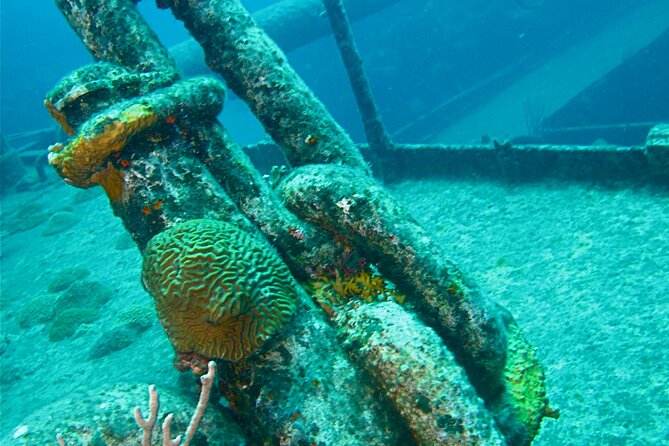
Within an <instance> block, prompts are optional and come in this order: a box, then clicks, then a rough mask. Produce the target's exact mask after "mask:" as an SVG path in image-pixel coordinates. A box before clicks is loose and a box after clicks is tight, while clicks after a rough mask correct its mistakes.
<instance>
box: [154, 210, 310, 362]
mask: <svg viewBox="0 0 669 446" xmlns="http://www.w3.org/2000/svg"><path fill="white" fill-rule="evenodd" d="M142 279H143V281H144V286H145V287H146V289H147V290H148V291H149V293H151V295H152V296H153V298H154V300H155V303H156V310H157V312H158V317H159V319H160V321H161V323H162V324H163V327H164V328H165V331H166V332H167V334H168V336H169V338H170V340H171V342H172V345H173V346H174V348H175V350H176V351H177V353H198V354H200V355H204V356H206V357H208V358H222V359H227V360H239V359H242V358H245V357H247V356H249V355H250V354H252V353H253V352H255V351H256V350H258V348H260V346H261V345H262V343H263V342H264V340H265V339H267V338H268V337H269V336H270V335H271V334H272V333H274V332H275V331H276V330H277V329H279V328H280V327H281V326H282V325H283V324H285V323H286V321H287V320H288V319H289V318H290V316H291V315H292V313H293V311H294V310H295V302H296V299H297V291H296V288H295V283H294V280H293V278H292V276H291V274H290V271H289V270H288V268H287V267H286V266H285V264H284V263H283V261H282V260H281V258H280V257H279V256H278V255H277V254H276V252H275V251H274V249H273V248H272V247H271V246H269V245H266V244H265V243H262V242H260V241H258V240H256V239H254V238H253V237H252V236H251V235H249V234H247V233H246V232H243V231H241V230H240V229H238V228H236V227H235V226H233V225H231V224H228V223H224V222H221V221H215V220H191V221H188V222H186V223H181V224H179V225H176V226H174V227H172V228H170V229H168V230H166V231H163V232H162V233H160V234H158V235H156V236H155V237H153V238H152V239H151V241H150V242H149V244H148V245H147V247H146V250H145V252H144V263H143V270H142Z"/></svg>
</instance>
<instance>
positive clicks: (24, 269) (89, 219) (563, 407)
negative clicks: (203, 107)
mask: <svg viewBox="0 0 669 446" xmlns="http://www.w3.org/2000/svg"><path fill="white" fill-rule="evenodd" d="M390 190H391V191H392V193H394V194H395V195H396V196H397V197H398V199H399V200H401V201H402V202H404V203H405V204H406V206H407V207H408V208H409V209H410V211H411V212H412V213H413V215H414V216H415V218H416V219H418V220H419V221H420V222H421V223H423V224H424V225H425V227H426V228H428V229H429V230H430V231H432V232H433V234H434V236H435V238H436V239H437V240H438V241H439V242H440V243H442V244H443V247H444V251H445V252H447V253H448V255H449V256H450V257H451V258H452V259H453V260H455V261H456V263H457V264H458V265H460V267H461V268H462V269H463V270H464V271H465V272H467V273H468V274H469V275H470V276H471V277H473V279H474V280H475V281H476V282H477V283H478V284H479V286H480V287H481V288H482V290H484V292H486V293H487V294H489V295H490V296H492V297H493V298H494V299H496V300H497V301H498V302H500V303H501V304H503V305H504V306H506V307H507V308H508V309H510V310H511V312H512V313H513V314H514V315H515V317H516V318H517V320H518V321H519V323H520V324H521V326H522V327H523V328H524V330H525V332H526V333H527V335H528V337H529V339H530V340H531V341H532V342H533V343H534V344H535V345H536V346H537V349H538V352H539V355H540V358H541V359H542V361H543V363H544V364H545V366H546V370H547V378H548V386H549V396H550V400H551V406H553V407H557V408H559V409H560V412H561V418H560V419H559V420H546V421H544V424H543V427H542V431H541V433H540V435H539V437H538V438H537V439H536V441H535V443H534V444H536V445H551V446H554V445H594V444H606V445H645V444H660V443H662V442H666V441H669V427H668V426H669V424H668V423H666V415H667V411H668V409H669V324H668V323H667V321H669V297H668V296H667V285H669V194H667V190H666V189H661V188H657V187H651V186H634V185H629V184H611V185H606V186H602V185H590V184H579V183H557V182H548V181H547V182H541V183H533V184H506V183H495V182H486V181H478V180H467V181H465V180H458V181H451V180H425V181H406V182H402V183H397V184H393V185H391V186H390ZM22 208H25V209H26V210H25V211H24V214H25V215H32V216H34V217H31V218H35V220H34V222H33V224H34V225H35V226H34V227H33V228H32V229H27V230H21V231H18V232H15V231H17V228H19V229H20V226H21V224H23V226H24V227H30V226H32V225H31V224H28V223H30V221H27V220H26V217H25V216H24V219H23V220H21V221H18V222H17V220H16V218H15V215H16V213H17V212H18V211H19V210H20V209H22ZM56 213H57V215H58V216H57V217H55V218H54V217H52V218H51V220H48V218H49V217H50V216H52V215H54V214H56ZM40 214H43V215H42V218H40ZM21 222H23V223H21ZM1 243H2V255H1V264H0V266H1V268H2V269H1V280H2V282H1V291H2V294H1V301H0V303H1V305H2V313H1V322H2V327H1V329H2V336H1V342H0V351H2V356H0V359H1V360H2V363H1V364H2V389H1V390H2V393H1V396H2V418H1V422H0V438H4V437H5V436H7V435H11V433H12V432H14V430H15V429H16V428H17V427H18V426H19V425H20V424H21V421H22V420H23V419H24V418H25V417H26V416H28V415H29V414H30V413H32V412H34V411H36V410H38V409H39V408H41V407H43V406H44V405H46V404H48V403H50V402H53V401H56V400H58V399H60V398H62V397H63V396H67V395H70V394H73V393H75V392H76V391H80V390H86V389H95V387H96V386H99V385H101V384H102V383H108V382H129V383H155V384H157V385H158V387H159V388H160V387H178V386H179V379H178V374H177V373H176V372H175V371H174V370H173V368H172V364H171V363H172V350H171V347H170V345H169V342H168V341H167V339H166V337H165V335H164V333H163V331H162V329H161V328H160V326H159V325H158V324H157V323H154V325H153V326H152V327H151V328H149V329H148V330H147V331H145V332H143V333H142V334H141V335H139V336H138V338H137V339H136V340H135V341H134V343H132V345H130V346H129V347H127V348H125V349H122V350H119V351H116V352H114V353H112V354H110V355H107V356H104V357H102V358H100V359H95V360H90V359H88V353H89V350H90V348H91V346H92V345H93V343H94V342H95V341H96V339H98V337H99V336H100V332H101V330H103V329H104V328H105V327H110V326H111V325H113V324H114V320H115V317H116V315H117V314H118V313H119V312H120V311H122V310H123V309H124V308H127V307H129V306H131V305H137V304H139V305H151V299H150V297H149V296H148V295H147V294H146V293H145V292H144V290H143V289H142V286H141V283H140V279H139V277H140V274H139V267H140V261H141V258H140V255H139V253H138V252H137V249H136V248H135V247H134V245H132V243H131V242H130V240H129V237H128V236H127V235H126V233H125V230H124V229H123V227H122V225H121V223H120V220H118V219H117V218H116V217H114V216H113V215H112V213H111V210H110V208H109V206H108V204H107V202H106V198H105V197H104V195H103V194H101V192H100V191H99V190H88V191H80V190H77V189H74V188H71V187H66V186H65V185H63V184H61V183H60V182H59V181H57V180H53V181H52V182H51V183H50V184H49V185H48V186H45V187H44V188H43V189H41V190H39V191H36V192H23V193H20V194H13V195H8V196H6V197H4V198H3V202H2V239H1ZM77 266H84V267H86V268H87V269H88V270H89V271H90V275H89V276H88V278H87V280H88V279H90V280H97V281H99V282H101V283H104V284H106V285H108V286H109V287H111V288H112V289H113V297H112V299H111V300H109V301H108V302H107V303H105V304H104V305H103V306H102V307H101V308H100V314H101V317H100V319H99V320H98V321H97V322H95V323H94V324H85V325H82V326H81V327H80V328H79V329H78V330H77V331H76V332H75V334H74V335H73V336H72V337H70V338H67V339H65V340H62V341H58V342H51V341H49V339H48V335H47V330H48V327H47V325H45V324H37V325H34V326H32V327H30V328H21V327H20V326H19V323H18V320H19V317H20V314H21V312H22V311H23V309H24V308H25V306H26V305H27V304H28V303H29V302H30V301H31V300H32V299H34V298H35V297H36V296H39V295H44V294H48V290H47V288H48V285H49V283H50V282H51V281H52V280H53V278H54V277H55V275H56V274H57V273H58V271H60V270H62V269H64V268H69V267H77ZM139 403H142V402H138V404H139ZM49 422H50V423H54V421H53V420H50V421H49Z"/></svg>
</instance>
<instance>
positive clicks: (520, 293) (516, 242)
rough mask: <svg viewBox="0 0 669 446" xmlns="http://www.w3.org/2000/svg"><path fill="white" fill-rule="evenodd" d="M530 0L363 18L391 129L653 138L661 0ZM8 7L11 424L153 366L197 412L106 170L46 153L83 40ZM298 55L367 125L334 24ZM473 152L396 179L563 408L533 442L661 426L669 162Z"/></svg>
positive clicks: (248, 126) (48, 17) (661, 48)
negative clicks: (653, 164)
mask: <svg viewBox="0 0 669 446" xmlns="http://www.w3.org/2000/svg"><path fill="white" fill-rule="evenodd" d="M243 3H244V4H245V6H246V7H247V8H249V10H250V11H257V10H261V9H262V8H264V7H267V6H269V5H271V4H273V3H274V2H273V1H250V0H247V1H245V2H243ZM530 3H536V5H529V4H530ZM540 3H542V2H522V1H521V2H516V1H514V0H464V1H454V0H404V1H397V2H393V4H392V6H390V7H387V8H383V9H381V10H380V11H378V12H377V13H376V14H372V15H370V16H368V17H365V18H362V19H359V20H355V21H354V23H353V31H354V33H355V37H356V40H357V44H358V47H359V50H360V52H361V54H362V57H363V60H364V63H365V69H366V72H367V76H368V78H369V81H370V84H371V88H372V90H373V93H374V95H375V99H376V102H377V104H378V106H379V110H380V113H381V115H382V118H383V121H384V123H385V125H386V126H387V129H388V131H389V133H390V135H391V136H392V138H393V141H394V142H396V143H429V144H453V145H458V144H479V143H491V141H495V142H500V143H504V142H506V141H512V142H518V143H530V144H552V145H560V144H563V145H567V144H569V145H589V144H593V143H594V144H598V145H608V144H612V145H620V146H625V147H627V146H643V145H644V144H645V141H646V135H647V133H648V131H649V130H650V129H651V128H652V127H654V126H655V125H657V124H659V123H667V122H669V82H668V81H667V79H669V56H668V55H669V2H667V1H666V0H646V1H639V0H636V1H635V0H620V1H610V0H590V1H586V0H563V1H557V0H545V1H544V2H543V3H542V4H540ZM523 4H525V5H524V6H523ZM528 5H529V6H532V7H528ZM535 6H536V7H535ZM138 8H139V9H140V11H141V13H142V14H143V15H144V17H145V18H146V20H147V21H148V22H149V24H150V25H151V26H152V27H153V29H154V30H155V31H156V33H157V34H158V35H159V37H160V39H161V41H162V43H163V44H164V45H166V46H167V47H173V46H175V45H177V44H180V43H181V42H183V41H185V40H187V39H188V38H189V35H188V33H187V31H186V30H185V29H184V27H183V25H182V24H181V23H180V22H178V21H176V20H175V19H174V18H173V17H172V15H171V13H170V12H169V11H164V10H161V9H158V8H156V6H155V4H154V2H151V1H147V0H144V1H141V2H139V3H138ZM0 19H1V46H2V49H1V61H0V63H1V65H0V70H1V71H0V74H1V83H0V95H1V96H0V117H1V122H0V131H1V134H2V137H3V147H2V190H1V199H2V201H1V205H0V217H1V226H0V229H1V237H2V239H1V240H0V278H1V282H0V309H1V314H0V323H1V336H0V385H1V387H0V402H1V404H2V406H1V410H2V414H1V416H0V439H2V441H1V442H2V444H8V445H10V444H43V443H39V442H32V443H31V441H33V440H30V438H49V437H48V436H44V435H48V433H49V432H51V433H53V442H52V443H51V444H56V441H55V434H56V433H57V432H58V426H59V422H58V421H59V419H60V418H63V417H65V416H66V415H64V414H68V415H67V416H71V414H73V413H74V414H75V415H76V414H80V416H81V418H82V419H86V420H91V419H93V420H94V419H95V416H96V415H95V410H93V409H90V408H98V410H102V411H117V412H120V413H123V414H124V416H125V418H128V419H130V417H131V410H132V407H134V406H135V405H140V406H141V407H142V408H143V410H144V407H145V406H146V403H145V400H146V395H145V394H146V391H145V388H146V385H147V384H149V383H153V384H155V385H156V386H157V387H158V388H159V389H160V390H161V391H162V392H164V393H163V394H164V395H165V398H166V400H165V401H168V402H169V403H168V404H170V405H171V406H172V407H174V410H175V411H177V412H178V411H179V410H181V412H178V413H179V414H181V415H180V416H181V418H182V419H184V420H185V419H187V417H188V414H189V413H190V412H189V411H190V410H192V409H189V407H192V403H193V400H194V399H195V400H196V396H197V395H196V391H195V388H194V386H193V382H192V378H191V377H190V376H187V375H188V374H181V373H179V372H177V371H176V370H175V369H174V368H173V366H172V358H173V356H174V352H173V349H172V346H171V345H170V342H169V340H168V339H167V337H166V335H165V333H164V331H163V329H162V327H161V325H160V324H159V323H158V319H157V317H156V314H155V310H154V305H153V300H152V299H151V296H150V295H149V294H148V293H147V292H146V291H145V290H144V289H143V287H142V283H141V279H140V278H141V263H142V258H141V254H140V252H139V251H138V249H137V247H136V246H135V244H134V243H133V240H132V239H131V238H130V236H129V234H128V233H127V231H126V229H125V228H124V227H123V225H122V223H121V221H120V220H119V219H118V218H116V217H115V216H114V215H113V214H112V212H111V209H110V206H109V201H108V199H107V197H106V196H105V194H104V191H103V190H102V189H101V188H91V189H77V188H74V187H70V186H67V185H66V184H65V183H64V182H63V181H62V179H61V178H59V177H58V176H57V175H56V173H55V172H54V171H53V169H52V168H51V167H49V166H48V165H47V163H46V153H47V146H49V145H50V144H53V143H55V142H57V141H63V140H65V138H66V135H65V134H64V133H62V131H60V130H59V129H57V126H56V124H55V122H54V121H53V119H52V118H51V117H50V116H49V114H48V113H47V111H46V109H45V108H44V105H43V101H44V98H45V95H46V93H47V92H48V91H49V90H50V89H51V88H52V87H53V86H54V85H55V84H56V83H57V82H58V80H59V79H60V78H62V77H63V76H64V75H66V74H67V73H68V72H70V71H72V70H74V69H76V68H78V67H80V66H83V65H86V64H88V63H91V62H92V58H91V56H90V55H89V54H88V52H87V51H86V49H85V47H84V46H83V45H82V44H81V42H80V41H79V39H78V38H77V36H76V35H75V33H74V32H73V31H72V30H71V29H70V28H69V27H68V25H67V22H66V21H65V19H64V18H63V17H62V16H61V14H60V12H59V11H58V9H57V8H56V6H55V4H54V3H53V2H51V1H44V0H25V1H20V2H19V1H14V2H10V1H3V2H2V3H0ZM322 20H324V21H326V19H325V18H322ZM295 34H296V35H298V36H299V30H295ZM287 57H288V59H289V61H290V63H291V64H292V65H293V67H294V68H295V69H296V71H297V72H298V73H299V74H300V75H301V76H302V77H303V78H304V79H305V81H306V83H307V84H308V85H309V87H311V88H312V89H313V90H314V92H315V93H316V95H317V96H318V97H319V99H321V100H322V101H323V102H324V104H325V105H326V107H327V108H328V110H329V111H330V112H331V113H332V115H333V116H334V118H335V119H336V120H337V121H338V122H339V123H340V124H341V125H342V126H343V127H344V128H345V129H346V131H347V132H348V133H349V134H350V135H351V136H352V138H353V139H354V140H355V141H356V142H359V143H363V142H364V141H365V134H364V131H363V127H362V125H361V121H360V118H359V113H358V111H357V108H356V105H355V101H354V98H353V94H352V93H351V88H350V86H349V83H348V79H347V77H346V72H345V70H344V68H343V67H342V64H341V59H340V56H339V53H338V50H337V47H336V45H335V42H334V40H333V39H332V37H331V36H330V35H328V36H326V37H323V38H320V39H317V40H315V41H313V42H310V43H306V44H304V45H298V47H297V48H295V49H292V50H291V51H289V52H288V53H287ZM220 120H221V122H222V123H223V124H224V125H225V126H226V128H227V129H228V130H229V131H230V134H231V135H232V136H233V138H234V139H235V140H236V141H237V142H238V143H240V144H244V145H247V144H248V145H250V144H255V143H257V142H259V141H266V140H267V139H268V138H267V136H266V135H265V133H264V132H263V129H262V127H261V126H260V124H258V123H257V122H256V121H255V118H254V117H253V116H252V115H251V114H250V112H249V111H248V110H247V109H246V105H245V104H244V103H243V102H242V101H241V100H239V99H237V98H234V97H233V95H232V94H230V93H229V94H228V98H227V99H226V104H225V108H224V111H223V113H222V114H221V116H220ZM264 156H266V157H267V158H266V159H263V157H264ZM253 159H254V161H256V162H257V163H258V168H259V170H261V172H262V173H269V168H270V167H271V165H272V164H276V162H275V159H276V154H275V153H274V152H272V153H269V154H264V153H260V154H258V153H254V155H253ZM464 162H465V164H463V165H457V164H455V165H443V166H442V165H439V164H438V163H437V164H436V165H435V163H434V162H430V160H423V161H422V162H421V163H418V164H417V165H413V166H412V165H408V166H406V167H405V168H404V169H403V170H400V171H398V172H395V173H394V176H392V177H388V175H384V181H385V182H386V187H387V189H388V190H389V191H390V192H391V193H392V195H394V196H395V197H396V198H397V200H398V201H399V202H401V203H402V204H403V205H404V206H406V207H407V209H408V210H409V211H410V213H411V215H412V216H413V217H414V218H415V219H417V220H418V221H419V222H420V223H421V225H422V226H423V227H424V228H426V229H427V231H428V232H429V233H430V234H431V235H432V236H433V237H434V238H435V240H437V241H438V242H439V243H440V244H441V246H443V247H444V251H445V252H446V253H447V254H448V257H449V258H450V259H451V260H453V261H454V263H455V264H457V265H458V266H459V267H460V268H461V269H462V270H463V271H464V272H465V273H466V274H467V275H468V276H469V277H471V279H472V280H473V281H474V282H475V283H476V284H477V285H478V286H479V287H480V288H481V289H482V290H483V291H484V293H485V294H486V295H488V296H489V297H490V298H491V299H493V300H495V301H497V302H499V303H500V304H502V305H503V306H504V307H506V308H507V309H508V310H509V311H510V312H511V313H512V314H513V316H514V317H515V318H516V320H517V321H518V323H519V325H520V326H521V327H522V329H523V330H524V332H525V334H526V336H527V337H528V339H529V340H530V341H531V343H532V344H533V345H534V346H536V348H537V354H538V356H539V359H540V361H541V362H542V363H543V365H544V366H545V368H546V380H547V389H548V397H549V399H550V404H551V407H554V408H558V409H559V411H560V418H559V419H557V420H554V419H545V420H544V421H543V423H542V427H541V430H540V432H539V434H538V435H537V437H536V439H535V440H534V442H533V444H536V445H547V446H548V445H656V444H657V445H659V444H669V424H668V423H667V422H666V416H667V412H668V411H669V297H668V296H667V286H668V285H669V195H668V192H669V190H668V189H667V183H668V180H667V176H664V177H662V176H660V177H659V178H658V177H652V176H644V175H641V174H639V175H636V174H630V173H629V172H631V171H633V172H637V169H636V167H635V168H632V167H630V168H629V171H628V174H625V171H626V169H625V167H624V166H623V167H621V168H619V169H618V170H616V173H615V174H613V175H611V176H607V173H606V172H598V173H597V174H596V175H592V176H590V177H589V176H588V175H570V174H569V172H564V171H559V170H558V171H557V172H552V173H546V174H545V175H544V174H541V175H534V173H535V172H531V171H528V172H525V171H523V172H515V173H514V174H513V175H511V176H509V177H507V176H505V175H504V174H503V173H500V172H491V171H490V169H481V170H478V169H477V166H474V165H467V164H466V162H467V159H466V158H465V160H464ZM621 172H622V173H621ZM407 336H410V334H407ZM322 354H323V355H327V352H323V353H322ZM114 385H117V386H116V387H114V390H108V389H111V387H113V386H114ZM118 385H124V386H127V387H118ZM100 389H105V390H104V391H100ZM119 389H125V390H124V391H120V390H119ZM331 391H332V392H336V389H332V390H331ZM77 395H83V396H77ZM170 398H171V399H170ZM182 406H183V407H184V408H183V409H180V408H181V407H182ZM222 406H223V404H222V403H221V405H219V404H210V407H209V409H208V410H209V411H212V412H217V411H218V412H220V413H223V414H225V411H226V410H227V408H225V407H222ZM333 416H336V414H333ZM126 421H127V420H126ZM210 423H211V424H215V422H214V421H211V422H210ZM219 423H220V425H221V426H225V429H228V432H236V431H235V429H237V428H235V427H234V426H233V425H232V424H231V425H230V426H228V425H227V424H226V423H230V421H228V418H225V419H224V420H222V421H219ZM121 424H122V423H120V422H119V425H118V426H116V428H117V429H118V430H123V429H128V428H127V426H126V425H121ZM207 428H209V426H207ZM221 429H224V428H223V427H221ZM31 435H32V437H31ZM40 435H43V436H42V437H40ZM235 435H237V437H235V438H241V434H239V433H236V434H235ZM228 440H229V441H230V443H229V444H238V442H235V441H234V440H233V439H231V438H229V439H228ZM240 441H241V440H240ZM92 444H95V443H92ZM221 444H223V443H221Z"/></svg>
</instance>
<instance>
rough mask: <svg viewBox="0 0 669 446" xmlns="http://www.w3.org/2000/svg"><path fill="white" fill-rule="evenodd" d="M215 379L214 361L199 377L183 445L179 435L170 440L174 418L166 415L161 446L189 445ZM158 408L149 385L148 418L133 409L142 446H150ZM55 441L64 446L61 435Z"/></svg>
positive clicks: (152, 388) (155, 391)
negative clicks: (198, 391) (199, 383)
mask: <svg viewBox="0 0 669 446" xmlns="http://www.w3.org/2000/svg"><path fill="white" fill-rule="evenodd" d="M215 377H216V363H215V362H214V361H209V364H208V370H207V373H206V374H205V375H202V376H201V377H200V382H201V383H202V389H201V390H200V399H199V400H198V402H197V407H196V408H195V412H194V413H193V416H192V417H191V419H190V423H188V427H187V428H186V434H185V436H184V442H183V444H182V443H181V435H178V436H177V437H176V438H175V439H171V425H172V418H173V417H174V415H173V414H168V415H167V416H166V417H165V420H164V421H163V424H162V431H163V441H162V446H179V445H181V446H188V445H189V444H190V442H191V440H192V439H193V437H194V436H195V432H196V431H197V428H198V426H199V425H200V421H201V420H202V416H203V415H204V411H205V409H206V408H207V404H208V403H209V395H210V394H211V386H212V385H213V383H214V378H215ZM159 406H160V402H159V399H158V391H157V390H156V387H155V386H154V385H153V384H151V385H150V386H149V418H148V419H144V417H143V416H142V412H141V411H140V409H139V407H135V410H134V415H135V421H136V422H137V425H138V426H139V427H141V428H142V431H143V434H142V446H151V435H152V433H153V428H154V426H155V424H156V420H157V419H158V408H159ZM56 439H57V440H58V444H59V445H60V446H66V444H65V440H64V439H63V437H62V436H61V434H58V435H56Z"/></svg>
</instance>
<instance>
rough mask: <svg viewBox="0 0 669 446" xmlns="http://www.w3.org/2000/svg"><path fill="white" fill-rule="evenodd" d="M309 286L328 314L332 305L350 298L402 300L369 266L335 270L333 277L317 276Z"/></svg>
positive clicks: (330, 312) (365, 300) (332, 310)
mask: <svg viewBox="0 0 669 446" xmlns="http://www.w3.org/2000/svg"><path fill="white" fill-rule="evenodd" d="M310 286H311V290H312V292H313V295H314V299H315V300H316V302H317V303H318V304H319V305H320V306H321V307H323V309H324V310H325V311H326V312H327V313H328V314H332V313H333V312H334V307H336V306H338V305H341V304H343V303H345V302H348V301H350V300H352V299H360V300H362V301H363V302H375V301H377V300H386V299H388V298H392V299H393V300H395V301H396V302H398V303H403V302H404V296H403V295H402V294H400V293H398V292H397V291H396V290H395V289H394V287H393V286H392V284H389V283H388V282H386V280H385V279H384V278H383V277H382V276H381V275H380V274H378V273H377V272H375V271H372V270H371V269H369V268H364V269H362V270H360V271H357V272H355V273H351V274H342V273H340V272H339V270H335V272H334V277H333V278H330V277H327V276H319V277H318V278H317V279H316V280H314V281H312V282H311V283H310Z"/></svg>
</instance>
